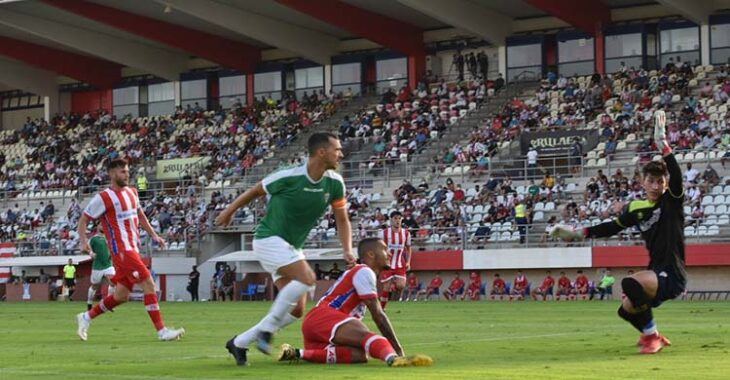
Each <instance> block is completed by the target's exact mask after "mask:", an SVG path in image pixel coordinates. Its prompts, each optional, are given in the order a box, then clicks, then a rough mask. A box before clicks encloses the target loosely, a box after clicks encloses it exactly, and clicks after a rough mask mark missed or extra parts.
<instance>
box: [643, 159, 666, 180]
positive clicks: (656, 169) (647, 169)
mask: <svg viewBox="0 0 730 380" xmlns="http://www.w3.org/2000/svg"><path fill="white" fill-rule="evenodd" d="M667 174H669V172H668V171H667V164H666V163H664V161H651V162H649V163H648V164H646V165H644V167H643V168H642V169H641V175H643V176H645V177H646V176H647V175H651V176H655V177H664V176H666V175H667Z"/></svg>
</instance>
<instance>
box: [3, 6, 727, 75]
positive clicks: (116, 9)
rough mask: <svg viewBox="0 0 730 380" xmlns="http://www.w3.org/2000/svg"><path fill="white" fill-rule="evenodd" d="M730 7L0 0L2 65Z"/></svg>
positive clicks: (386, 43)
mask: <svg viewBox="0 0 730 380" xmlns="http://www.w3.org/2000/svg"><path fill="white" fill-rule="evenodd" d="M726 8H730V1H729V0H712V1H711V0H704V1H695V2H687V1H681V0H660V1H647V0H429V1H424V0H258V1H248V0H150V1H122V0H39V1H29V0H9V1H8V0H5V1H3V0H0V38H1V39H2V40H1V41H0V68H2V69H3V70H0V83H5V84H6V85H9V86H8V87H9V88H17V87H16V86H17V80H16V81H13V80H10V79H12V78H10V79H8V78H7V76H8V75H3V71H6V72H12V70H10V69H8V68H11V69H12V68H14V67H15V66H17V65H23V64H25V65H30V66H34V67H35V68H37V69H41V70H45V71H46V72H48V73H52V74H55V75H58V76H60V77H61V79H60V80H59V82H60V83H68V82H77V81H79V82H86V83H89V84H92V85H95V86H97V87H107V88H108V87H110V86H111V85H113V84H114V83H117V82H118V81H119V79H121V77H124V76H134V75H146V74H152V75H155V76H157V77H160V78H164V79H168V80H179V75H180V73H181V72H186V71H189V70H193V69H204V68H212V67H218V66H221V67H225V68H230V69H236V70H239V71H241V72H252V70H254V68H255V67H256V66H257V64H259V63H260V62H261V61H262V60H264V61H270V60H279V59H295V58H305V59H308V60H310V61H313V62H316V63H320V64H326V63H329V62H330V59H331V57H332V56H335V55H338V54H342V53H345V52H350V51H362V50H370V49H379V48H386V49H390V50H395V51H400V52H401V53H404V54H413V53H414V52H423V51H424V46H425V44H428V43H431V42H437V41H444V40H454V39H460V38H462V39H474V38H476V39H483V40H485V41H487V42H488V43H491V44H492V45H502V44H504V39H505V37H507V36H509V35H511V34H514V33H520V32H528V31H540V30H556V29H560V28H576V29H582V30H585V31H588V32H589V33H591V32H593V31H594V29H593V28H594V27H593V26H592V25H593V24H594V23H595V22H596V20H600V21H601V22H604V23H607V22H616V21H626V20H631V19H642V18H651V17H663V16H671V15H678V16H683V17H685V18H688V19H690V20H693V21H696V20H698V19H702V18H703V17H704V19H706V17H707V15H709V13H710V12H714V11H716V10H718V9H726ZM576 16H577V17H576ZM38 46H41V47H45V48H47V49H48V50H46V51H44V52H36V51H38V50H39V48H38ZM51 49H52V50H51ZM50 53H53V54H54V59H52V60H51V59H43V57H44V56H48V54H50ZM33 54H35V55H36V56H33ZM79 62H81V63H79ZM74 68H75V70H74ZM110 73H111V74H110ZM100 78H106V79H105V80H104V79H100Z"/></svg>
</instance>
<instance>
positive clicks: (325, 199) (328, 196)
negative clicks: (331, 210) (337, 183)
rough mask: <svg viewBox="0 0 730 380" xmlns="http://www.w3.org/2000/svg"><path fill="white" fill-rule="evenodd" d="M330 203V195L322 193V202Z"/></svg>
mask: <svg viewBox="0 0 730 380" xmlns="http://www.w3.org/2000/svg"><path fill="white" fill-rule="evenodd" d="M329 201H330V193H324V202H325V203H328V202H329Z"/></svg>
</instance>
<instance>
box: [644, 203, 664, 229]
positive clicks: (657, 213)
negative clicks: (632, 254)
mask: <svg viewBox="0 0 730 380" xmlns="http://www.w3.org/2000/svg"><path fill="white" fill-rule="evenodd" d="M661 216H662V209H661V208H657V209H655V210H654V212H652V215H651V217H650V218H649V219H647V220H644V221H642V222H641V223H639V229H640V230H641V232H646V231H649V230H650V229H651V227H653V226H654V224H656V222H658V221H659V218H660V217H661Z"/></svg>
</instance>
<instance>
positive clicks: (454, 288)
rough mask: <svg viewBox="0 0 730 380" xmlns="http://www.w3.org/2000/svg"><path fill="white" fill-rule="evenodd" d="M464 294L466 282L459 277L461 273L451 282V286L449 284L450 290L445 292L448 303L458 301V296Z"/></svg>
mask: <svg viewBox="0 0 730 380" xmlns="http://www.w3.org/2000/svg"><path fill="white" fill-rule="evenodd" d="M463 292H464V280H462V279H461V278H460V277H459V272H457V273H456V276H455V277H454V279H453V280H451V284H449V287H448V289H446V290H444V297H445V298H446V299H447V300H448V301H451V300H452V299H456V296H457V295H459V294H462V293H463Z"/></svg>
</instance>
